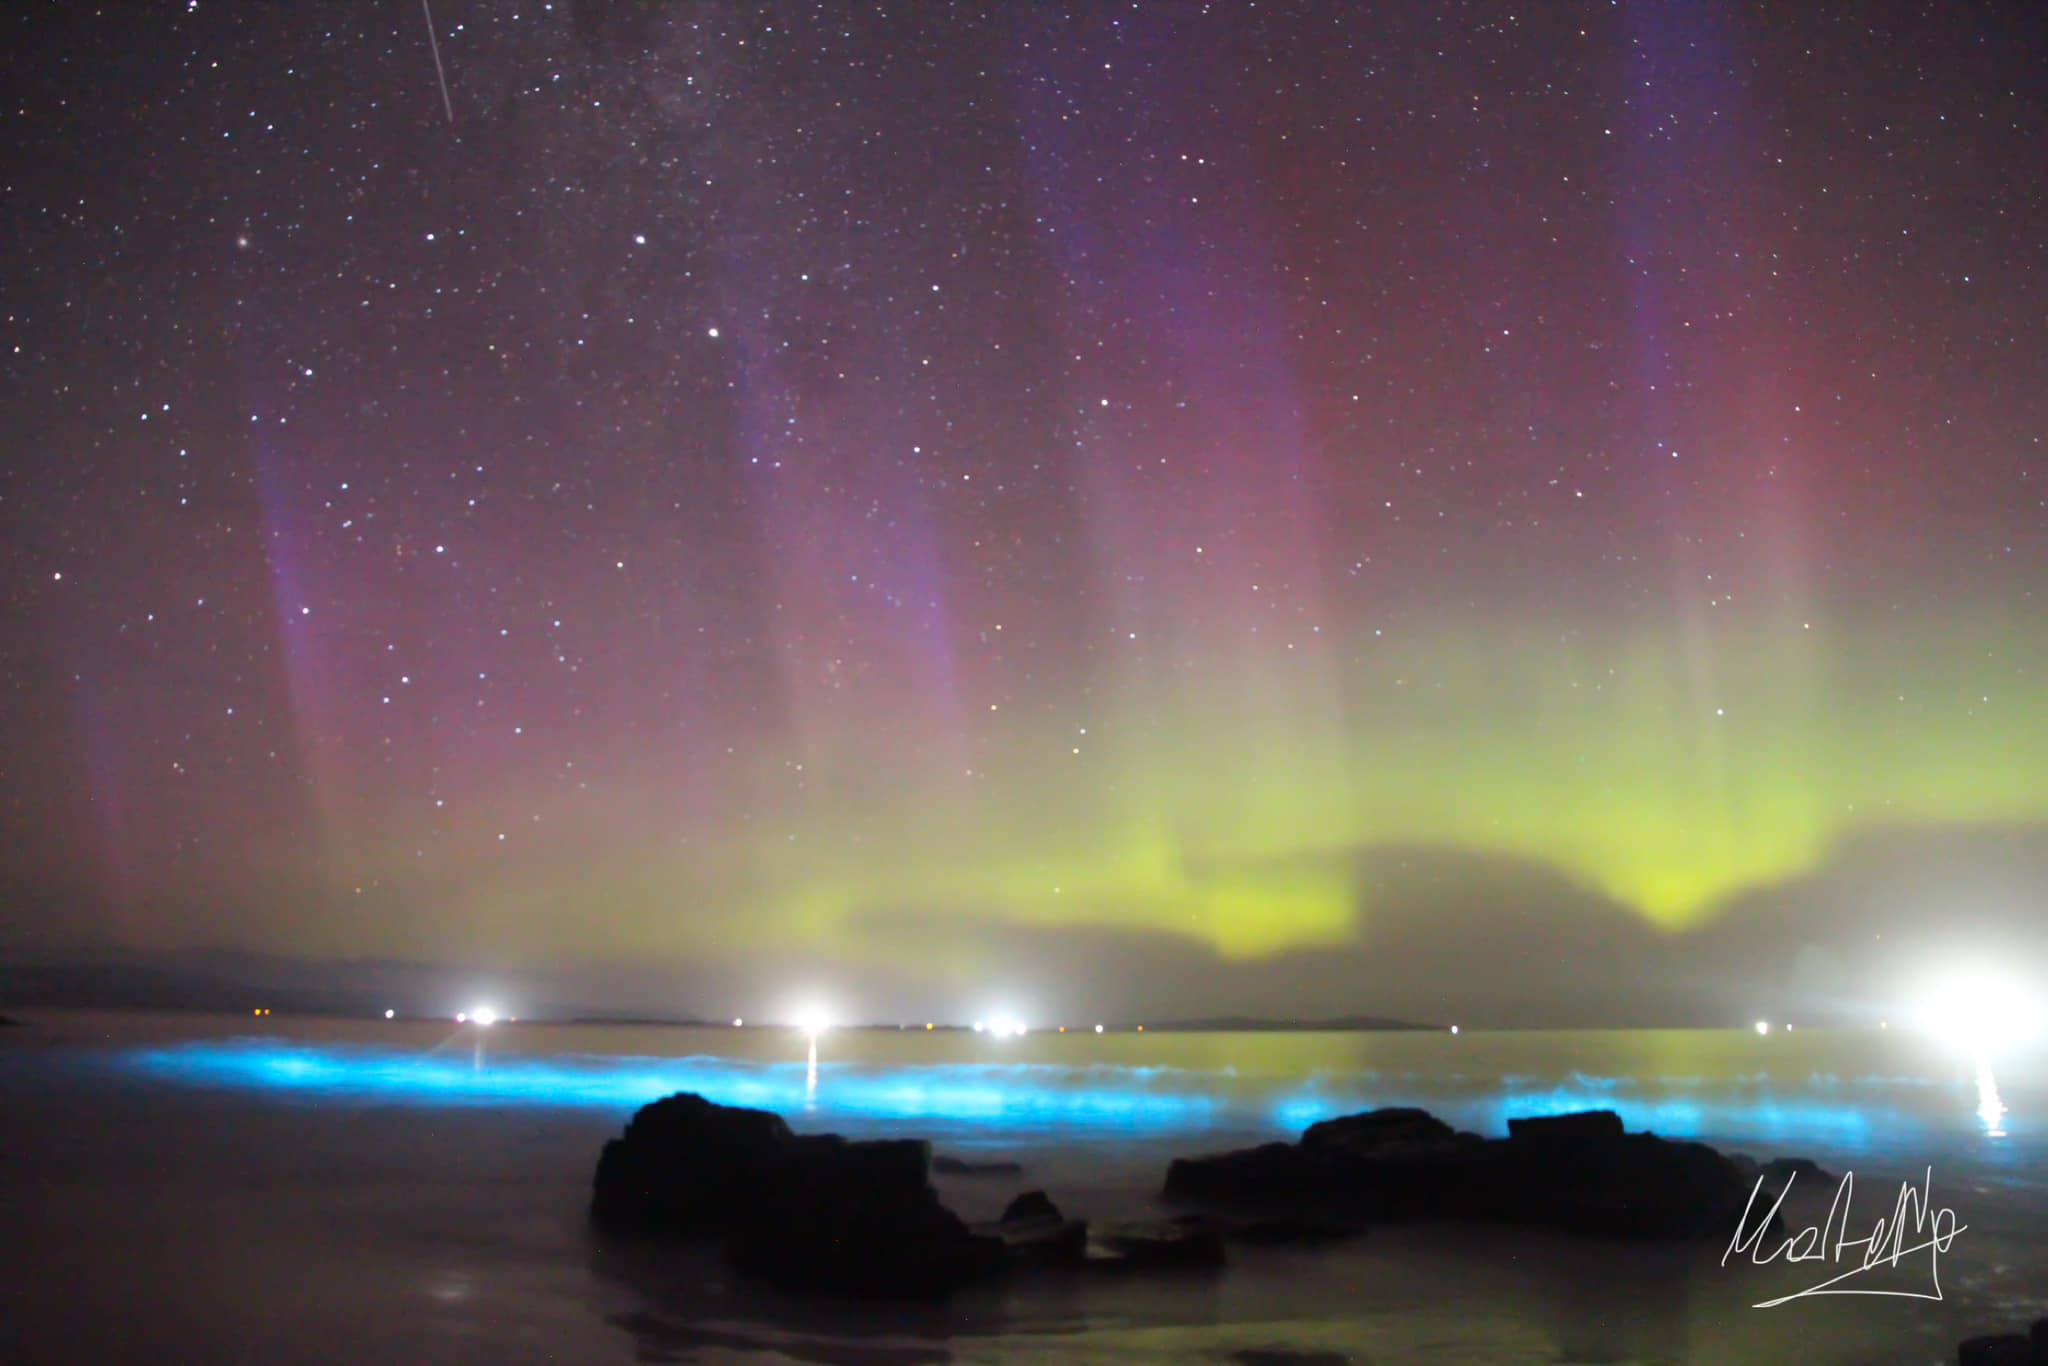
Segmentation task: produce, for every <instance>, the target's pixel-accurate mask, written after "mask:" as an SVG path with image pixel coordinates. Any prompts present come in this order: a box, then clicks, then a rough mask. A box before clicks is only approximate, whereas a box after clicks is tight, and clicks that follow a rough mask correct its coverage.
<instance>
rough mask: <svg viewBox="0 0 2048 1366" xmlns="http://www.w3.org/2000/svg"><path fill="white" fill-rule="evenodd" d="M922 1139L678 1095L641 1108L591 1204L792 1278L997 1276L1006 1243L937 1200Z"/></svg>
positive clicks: (628, 1223)
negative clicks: (882, 1136) (833, 1127)
mask: <svg viewBox="0 0 2048 1366" xmlns="http://www.w3.org/2000/svg"><path fill="white" fill-rule="evenodd" d="M930 1164H931V1148H930V1145H929V1144H926V1143H924V1142H921V1141H918V1140H914V1139H892V1140H884V1141H878V1142H853V1141H850V1140H848V1139H845V1138H842V1137H840V1136H839V1135H837V1134H815V1135H798V1134H795V1133H792V1132H791V1131H790V1128H789V1126H788V1125H787V1124H785V1123H783V1121H782V1119H781V1118H780V1117H779V1116H777V1115H773V1114H770V1113H768V1112H767V1111H765V1110H748V1109H742V1108H738V1107H733V1106H725V1105H717V1104H714V1103H713V1102H711V1101H708V1100H705V1099H704V1098H703V1097H702V1096H696V1095H676V1096H670V1097H668V1098H667V1099H665V1100H659V1101H656V1102H654V1103H653V1104H651V1105H647V1106H644V1107H642V1108H641V1110H640V1111H639V1112H638V1113H637V1114H635V1115H634V1116H633V1119H632V1121H631V1122H630V1123H629V1124H628V1125H627V1126H626V1132H625V1134H624V1135H623V1136H621V1137H619V1138H616V1139H613V1140H611V1141H610V1142H609V1143H607V1144H605V1147H604V1151H603V1153H602V1154H601V1155H600V1157H599V1158H598V1164H597V1174H596V1177H595V1180H594V1182H593V1188H592V1192H591V1204H590V1214H591V1218H592V1220H593V1221H594V1222H595V1223H596V1224H597V1225H598V1226H599V1227H600V1228H603V1229H605V1230H607V1231H610V1232H614V1233H635V1234H652V1235H667V1236H680V1237H712V1238H717V1239H719V1240H721V1241H722V1242H723V1243H724V1245H725V1247H726V1250H727V1252H728V1254H729V1256H730V1257H731V1259H732V1262H733V1264H734V1265H735V1266H736V1267H737V1268H739V1269H740V1270H742V1271H745V1272H747V1273H749V1274H752V1275H756V1276H759V1277H761V1278H763V1279H765V1280H768V1281H771V1282H773V1283H775V1284H777V1285H781V1286H784V1287H786V1288H789V1289H793V1290H801V1291H808V1292H816V1293H826V1294H843V1295H852V1296H858V1297H863V1298H924V1297H931V1296H937V1295H943V1294H945V1293H946V1292H948V1291H950V1290H952V1289H953V1288H955V1287H956V1286H958V1285H961V1284H963V1283H965V1282H967V1281H970V1280H974V1279H977V1278H979V1277H982V1276H987V1275H992V1274H994V1273H995V1272H997V1271H999V1270H1000V1269H1001V1267H1002V1253H1003V1247H1002V1244H1001V1243H1000V1242H999V1241H997V1240H994V1239H989V1238H985V1237H981V1236H979V1235H977V1234H975V1233H974V1232H972V1231H971V1230H970V1229H968V1227H967V1225H966V1224H965V1223H963V1222H962V1221H961V1220H960V1218H959V1217H958V1216H957V1215H955V1214H954V1213H953V1212H952V1211H951V1210H948V1209H946V1208H945V1207H944V1206H943V1205H941V1204H940V1203H939V1199H938V1195H937V1193H936V1192H934V1191H933V1190H932V1187H931V1182H930Z"/></svg>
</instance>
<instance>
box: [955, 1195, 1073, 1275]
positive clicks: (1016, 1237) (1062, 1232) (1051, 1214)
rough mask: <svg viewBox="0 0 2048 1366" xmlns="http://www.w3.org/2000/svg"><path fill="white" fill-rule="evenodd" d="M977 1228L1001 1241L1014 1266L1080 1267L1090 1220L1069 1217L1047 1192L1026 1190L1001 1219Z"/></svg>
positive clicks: (1007, 1259)
mask: <svg viewBox="0 0 2048 1366" xmlns="http://www.w3.org/2000/svg"><path fill="white" fill-rule="evenodd" d="M975 1231H976V1232H977V1233H980V1234H982V1235H984V1236H986V1237H990V1238H995V1239H998V1240H1000V1242H1001V1243H1002V1247H1003V1256H1004V1259H1005V1260H1006V1261H1007V1262H1008V1263H1009V1265H1010V1266H1011V1267H1013V1268H1019V1269H1040V1270H1042V1269H1045V1268H1049V1267H1063V1266H1065V1267H1071V1266H1079V1265H1080V1264H1081V1262H1082V1261H1083V1260H1084V1259H1085V1258H1086V1257H1087V1255H1088V1221H1087V1220H1086V1219H1069V1218H1067V1217H1066V1215H1064V1214H1062V1213H1060V1208H1059V1206H1058V1205H1055V1204H1054V1203H1053V1202H1052V1198H1051V1197H1050V1196H1048V1195H1047V1194H1046V1193H1045V1192H1044V1191H1026V1192H1024V1193H1023V1194H1022V1195H1020V1196H1018V1197H1017V1198H1016V1199H1014V1200H1012V1201H1011V1202H1010V1203H1009V1206H1008V1208H1006V1209H1004V1211H1003V1217H1002V1218H1000V1219H998V1220H996V1221H995V1222H993V1223H990V1224H982V1225H979V1226H977V1228H976V1230H975Z"/></svg>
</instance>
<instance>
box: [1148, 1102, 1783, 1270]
mask: <svg viewBox="0 0 2048 1366" xmlns="http://www.w3.org/2000/svg"><path fill="white" fill-rule="evenodd" d="M1753 1181H1754V1177H1753V1176H1751V1177H1747V1178H1746V1177H1745V1175H1744V1173H1743V1171H1742V1169H1741V1168H1740V1167H1738V1166H1737V1165H1736V1164H1735V1163H1734V1162H1732V1161H1730V1160H1729V1159H1728V1158H1726V1157H1724V1156H1722V1155H1721V1154H1720V1153H1718V1152H1716V1151H1714V1150H1713V1149H1712V1148H1709V1147H1707V1146H1706V1145H1704V1144H1700V1143H1687V1142H1678V1141H1673V1140H1670V1139H1663V1138H1658V1137H1656V1136H1655V1135H1653V1134H1647V1133H1644V1134H1631V1133H1626V1132H1624V1131H1623V1128H1622V1124H1621V1120H1620V1118H1619V1117H1618V1116H1617V1115H1615V1114H1614V1113H1613V1112H1612V1111H1606V1110H1595V1111H1587V1112H1584V1113H1581V1114H1575V1115H1554V1116H1541V1117H1531V1118H1528V1119H1517V1120H1511V1121H1509V1125H1508V1137H1507V1138H1505V1139H1485V1138H1481V1137H1480V1136H1478V1135H1477V1134H1469V1133H1459V1132H1457V1131H1455V1130H1453V1129H1451V1127H1450V1126H1449V1125H1447V1124H1444V1123H1443V1122H1442V1121H1441V1120H1438V1119H1437V1118H1435V1117H1434V1116H1432V1115H1430V1114H1428V1113H1427V1112H1425V1111H1421V1110H1413V1109H1386V1110H1373V1111H1369V1112H1367V1113H1364V1114H1359V1115H1349V1116H1346V1117H1344V1118H1342V1119H1335V1120H1327V1121H1325V1122H1323V1123H1321V1124H1317V1125H1314V1126H1312V1127H1311V1128H1310V1129H1309V1130H1308V1131H1307V1132H1305V1133H1304V1134H1303V1135H1302V1138H1301V1141H1300V1142H1298V1143H1269V1144H1266V1145H1264V1146H1262V1147H1257V1148H1245V1149H1240V1150H1238V1151H1236V1152H1227V1153H1219V1154H1214V1155H1211V1156H1207V1157H1194V1158H1180V1159H1177V1160H1176V1161H1175V1162H1174V1163H1173V1164H1172V1166H1171V1168H1170V1169H1169V1170H1168V1172H1167V1177H1166V1194H1167V1195H1168V1196H1169V1197H1170V1198H1173V1199H1177V1200H1184V1201H1193V1202H1197V1203H1202V1204H1208V1205H1214V1206H1219V1207H1223V1208H1228V1209H1235V1210H1238V1211H1247V1210H1249V1211H1255V1212H1258V1213H1260V1214H1262V1215H1264V1216H1267V1217H1275V1216H1282V1217H1284V1216H1303V1215H1307V1216H1312V1217H1316V1218H1321V1219H1329V1218H1332V1217H1336V1218H1341V1219H1346V1220H1352V1221H1370V1220H1377V1219H1470V1220H1482V1221H1488V1222H1502V1223H1517V1224H1533V1225H1540V1226H1543V1227H1549V1228H1558V1229H1565V1230H1570V1231H1574V1232H1582V1233H1595V1234H1612V1235H1623V1236H1635V1237H1647V1238H1680V1237H1693V1236H1712V1237H1717V1238H1723V1239H1725V1238H1727V1237H1729V1236H1730V1235H1731V1234H1732V1233H1733V1232H1734V1231H1735V1228H1736V1224H1737V1222H1738V1221H1739V1220H1740V1219H1741V1218H1742V1215H1743V1211H1744V1209H1745V1207H1746V1205H1747V1203H1748V1198H1749V1194H1750V1191H1751V1188H1752V1184H1753Z"/></svg>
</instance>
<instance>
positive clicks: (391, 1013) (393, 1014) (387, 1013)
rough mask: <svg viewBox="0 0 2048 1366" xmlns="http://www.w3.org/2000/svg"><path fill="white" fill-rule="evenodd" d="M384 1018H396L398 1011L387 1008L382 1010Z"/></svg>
mask: <svg viewBox="0 0 2048 1366" xmlns="http://www.w3.org/2000/svg"><path fill="white" fill-rule="evenodd" d="M384 1018H385V1019H387V1020H395V1019H397V1018H398V1012H397V1011H395V1010H387V1011H385V1012H384Z"/></svg>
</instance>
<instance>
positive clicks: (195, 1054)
mask: <svg viewBox="0 0 2048 1366" xmlns="http://www.w3.org/2000/svg"><path fill="white" fill-rule="evenodd" d="M112 1056H113V1059H114V1061H115V1063H116V1065H118V1066H122V1067H126V1068H132V1069H135V1070H138V1071H141V1072H145V1073H147V1074H149V1075H151V1076H153V1077H155V1078H158V1079H160V1080H165V1081H170V1082H174V1083H180V1084H186V1085H193V1086H202V1087H216V1088H231V1089H241V1090H249V1091H258V1092H268V1093H274V1094H277V1095H281V1096H291V1097H297V1098H301V1099H309V1100H319V1101H333V1102H336V1103H358V1104H394V1103H396V1104H418V1105H482V1106H493V1105H497V1106H517V1105H542V1106H570V1107H591V1108H601V1109H617V1110H628V1109H631V1108H633V1107H636V1106H639V1105H643V1104H645V1103H647V1102H649V1101H652V1100H656V1099H659V1098H660V1097H662V1096H666V1095H671V1094H673V1093H675V1092H678V1091H694V1092H697V1093H698V1094H701V1095H703V1096H706V1097H708V1098H710V1099H712V1100H715V1101H719V1102H721V1103H724V1104H732V1105H749V1106H756V1107H759V1108H763V1109H768V1110H774V1111H777V1112H779V1113H782V1114H785V1115H788V1116H791V1117H792V1118H794V1119H795V1120H796V1121H797V1122H798V1123H799V1126H800V1127H803V1126H814V1125H824V1124H833V1123H836V1124H841V1125H850V1126H853V1127H860V1126H862V1125H863V1124H866V1123H870V1122H875V1123H880V1122H891V1121H905V1122H915V1123H917V1124H918V1125H920V1126H923V1127H926V1128H932V1127H941V1128H946V1129H950V1130H951V1131H953V1132H954V1133H955V1134H956V1135H958V1136H961V1137H966V1138H972V1137H974V1136H976V1135H985V1136H987V1137H990V1138H997V1137H1003V1136H1011V1135H1022V1134H1029V1135H1038V1136H1050V1137H1059V1138H1066V1139H1075V1140H1097V1139H1100V1140H1113V1139H1121V1138H1159V1137H1166V1136H1170V1135H1175V1134H1187V1133H1200V1132H1205V1131H1206V1132H1216V1133H1231V1134H1261V1135H1268V1136H1274V1137H1277V1136H1281V1135H1283V1134H1288V1133H1293V1132H1298V1131H1299V1130H1301V1129H1302V1128H1304V1127H1306V1126H1307V1125H1309V1124H1312V1123H1314V1122H1316V1121H1317V1120H1320V1119H1327V1118H1329V1117H1331V1116H1334V1115H1340V1114H1349V1113H1355V1112H1357V1111H1359V1110H1364V1109H1370V1108H1372V1107H1374V1106H1380V1105H1420V1106H1424V1107H1425V1108H1428V1109H1430V1110H1432V1111H1434V1112H1436V1113H1438V1114H1440V1115H1442V1116H1444V1117H1445V1118H1446V1119H1448V1120H1450V1121H1451V1122H1453V1123H1455V1124H1458V1125H1460V1126H1461V1127H1464V1128H1468V1129H1472V1130H1474V1131H1477V1132H1480V1133H1484V1134H1499V1133H1503V1132H1504V1131H1505V1130H1506V1127H1507V1121H1508V1120H1509V1119H1510V1118H1512V1117H1514V1116H1517V1115H1535V1114H1558V1113H1564V1112H1568V1111H1572V1110H1581V1109H1590V1108H1610V1109H1613V1110H1615V1111H1617V1112H1618V1113H1619V1114H1620V1115H1621V1116H1622V1118H1623V1120H1624V1122H1626V1123H1627V1124H1628V1125H1629V1127H1630V1128H1631V1129H1648V1130H1652V1131H1654V1132H1657V1133H1660V1134H1665V1135H1668V1136H1672V1137H1700V1138H1707V1139H1709V1140H1711V1141H1719V1142H1737V1143H1755V1144H1759V1145H1764V1146H1770V1145H1791V1144H1799V1145H1804V1146H1807V1147H1813V1148H1818V1149H1824V1150H1827V1151H1831V1152H1837V1153H1862V1152H1869V1151H1873V1149H1874V1147H1875V1146H1876V1145H1879V1144H1880V1143H1881V1144H1882V1145H1883V1146H1884V1147H1890V1146H1893V1145H1895V1144H1897V1143H1899V1142H1906V1141H1909V1140H1911V1139H1913V1138H1916V1137H1919V1136H1922V1135H1924V1134H1926V1133H1927V1132H1928V1130H1929V1127H1930V1125H1932V1124H1933V1123H1935V1121H1934V1120H1932V1119H1930V1118H1928V1111H1927V1108H1926V1107H1924V1106H1923V1105H1921V1104H1917V1103H1913V1101H1914V1097H1915V1096H1916V1095H1919V1094H1921V1093H1922V1092H1923V1091H1924V1088H1921V1087H1908V1088H1898V1087H1893V1086H1889V1085H1888V1084H1887V1083H1888V1080H1889V1079H1886V1078H1882V1077H1871V1078H1864V1079H1862V1080H1861V1081H1858V1082H1855V1083H1846V1084H1837V1085H1835V1086H1830V1087H1826V1088H1823V1092H1824V1093H1823V1094H1822V1095H1819V1096H1816V1095H1815V1094H1813V1088H1811V1087H1804V1088H1802V1087H1797V1086H1781V1087H1772V1086H1765V1085H1760V1084H1758V1083H1757V1082H1756V1081H1755V1080H1754V1079H1745V1080H1742V1081H1739V1082H1735V1083H1733V1084H1729V1083H1721V1084H1718V1085H1717V1084H1711V1083H1710V1084H1704V1085H1699V1084H1695V1085H1694V1086H1692V1087H1689V1088H1687V1089H1685V1090H1684V1091H1682V1092H1679V1091H1674V1090H1671V1089H1668V1088H1662V1087H1659V1086H1657V1085H1655V1084H1654V1083H1653V1084H1652V1085H1648V1086H1646V1085H1644V1084H1642V1083H1641V1082H1637V1081H1633V1080H1630V1079H1627V1078H1619V1077H1599V1076H1587V1075H1578V1074H1573V1075H1571V1076H1569V1077H1565V1078H1553V1079H1539V1078H1533V1077H1515V1078H1507V1079H1492V1080H1488V1079H1484V1078H1478V1077H1466V1076H1454V1077H1453V1076H1447V1077H1436V1078H1430V1077H1426V1076H1420V1075H1418V1074H1416V1073H1413V1072H1404V1073H1401V1074H1398V1075H1389V1076H1382V1075H1379V1074H1373V1073H1361V1074H1354V1075H1349V1076H1344V1077H1329V1076H1323V1077H1318V1078H1316V1079H1313V1080H1311V1081H1308V1082H1302V1081H1274V1082H1272V1083H1268V1084H1261V1083H1260V1082H1257V1081H1254V1080H1248V1079H1246V1078H1243V1077H1239V1076H1235V1075H1232V1074H1230V1073H1227V1072H1204V1071H1199V1070H1189V1069H1177V1068H1170V1067H1154V1068H1136V1067H1121V1066H1111V1065H1096V1066H1086V1067H1075V1066H1062V1065H1052V1064H1037V1063H1010V1064H995V1065H990V1064H972V1063H960V1064H948V1063H937V1064H927V1065H915V1066H887V1065H872V1064H863V1063H853V1062H847V1063H829V1062H828V1063H825V1064H823V1065H822V1066H820V1067H817V1068H816V1071H815V1073H814V1072H813V1069H812V1066H811V1064H810V1063H809V1062H808V1060H806V1059H792V1060H789V1061H778V1062H761V1061H750V1060H742V1059H730V1058H719V1057H713V1056H707V1055H697V1056H690V1057H680V1058H662V1057H618V1056H608V1055H589V1054H570V1055H553V1056H547V1057H536V1056H530V1055H521V1054H516V1053H494V1052H491V1051H490V1050H478V1051H474V1052H467V1053H456V1054H451V1053H449V1052H446V1051H433V1052H407V1051H403V1050H395V1049H386V1048H373V1047H361V1046H336V1045H319V1046H315V1045H308V1044H284V1043H279V1042H277V1041H275V1040H256V1039H242V1040H234V1041H228V1042H204V1043H187V1044H179V1045H172V1046H166V1047H153V1048H144V1049H137V1050H132V1051H128V1052H123V1053H119V1054H115V1055H112ZM1888 1092H1889V1093H1890V1094H1887V1093H1888ZM1943 1109H1944V1107H1938V1106H1937V1107H1935V1111H1934V1112H1935V1113H1939V1112H1942V1110H1943ZM1967 1109H1968V1106H1967V1104H1965V1105H1964V1106H1962V1107H1961V1110H1959V1113H1961V1112H1962V1111H1966V1110H1967Z"/></svg>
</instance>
